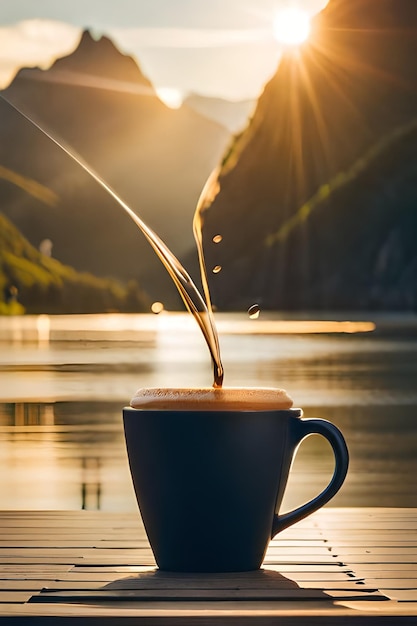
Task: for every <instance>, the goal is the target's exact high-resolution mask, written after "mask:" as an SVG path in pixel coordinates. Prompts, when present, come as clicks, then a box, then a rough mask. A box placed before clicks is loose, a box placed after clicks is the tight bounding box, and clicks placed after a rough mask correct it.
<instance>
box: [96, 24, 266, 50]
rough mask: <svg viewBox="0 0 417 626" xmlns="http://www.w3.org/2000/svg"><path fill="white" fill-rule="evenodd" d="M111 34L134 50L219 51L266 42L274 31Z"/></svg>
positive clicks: (170, 30)
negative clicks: (192, 49)
mask: <svg viewBox="0 0 417 626" xmlns="http://www.w3.org/2000/svg"><path fill="white" fill-rule="evenodd" d="M108 33H109V35H110V37H112V38H113V39H114V40H115V41H118V42H120V43H122V45H123V46H124V47H126V46H128V47H131V48H218V47H229V46H235V45H239V44H254V43H255V44H256V43H262V42H265V41H266V40H268V39H270V38H271V36H272V29H271V28H269V29H266V28H257V29H235V30H231V29H202V28H109V29H108Z"/></svg>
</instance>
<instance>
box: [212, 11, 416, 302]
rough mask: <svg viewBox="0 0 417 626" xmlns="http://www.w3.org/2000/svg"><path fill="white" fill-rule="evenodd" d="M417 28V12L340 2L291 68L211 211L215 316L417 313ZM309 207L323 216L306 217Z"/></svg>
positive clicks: (275, 83)
mask: <svg viewBox="0 0 417 626" xmlns="http://www.w3.org/2000/svg"><path fill="white" fill-rule="evenodd" d="M416 27H417V3H416V2H415V1H414V0H331V1H330V2H329V4H328V6H327V7H326V9H325V10H324V11H323V12H322V13H321V14H320V15H319V16H317V18H316V20H315V24H314V33H313V37H312V39H311V42H310V43H309V44H308V45H305V46H304V47H303V49H302V50H301V51H300V52H299V53H297V54H287V55H286V56H285V57H284V59H283V61H282V62H281V64H280V66H279V68H278V70H277V72H276V74H275V76H274V77H273V78H272V79H271V81H270V82H269V83H268V84H267V85H266V87H265V90H264V92H263V94H262V96H261V97H260V99H259V102H258V105H257V108H256V110H255V113H254V115H253V118H252V121H251V124H250V125H249V127H248V128H247V130H246V131H244V132H243V133H242V134H241V136H240V137H238V138H237V139H236V142H235V145H234V146H233V148H232V150H230V152H229V153H228V155H227V156H226V158H225V163H224V167H223V171H222V173H221V176H220V192H219V194H218V196H217V197H216V199H215V200H214V202H213V203H212V205H211V206H210V207H209V208H208V209H207V211H206V213H205V227H204V240H205V248H206V251H207V257H208V266H209V267H214V266H215V265H221V266H222V268H223V269H222V271H221V272H220V273H218V274H216V275H215V276H213V277H212V280H211V283H212V290H213V295H214V301H215V303H216V304H217V305H218V306H219V307H221V308H234V307H238V308H241V307H246V306H249V305H251V304H252V303H253V301H254V299H257V300H260V302H261V304H262V305H263V306H264V307H265V308H280V309H286V308H300V307H303V308H340V307H343V308H346V307H348V308H367V307H368V308H370V307H377V308H381V309H383V308H410V307H413V306H414V307H415V306H416V294H415V284H416V279H415V273H413V272H415V270H414V269H413V267H415V263H416V261H415V254H416V253H415V252H413V249H412V247H410V245H409V243H406V240H407V241H409V240H408V237H409V233H408V231H407V229H408V228H409V227H411V225H412V224H414V232H415V221H414V220H415V218H414V217H413V215H412V209H411V205H410V202H414V207H415V203H416V196H415V187H414V191H413V184H412V182H410V177H412V176H413V175H414V180H415V179H416V178H415V165H416V155H415V152H414V151H413V143H412V141H414V142H415V131H411V130H410V131H409V132H410V134H409V135H408V136H407V137H406V136H405V135H404V136H403V135H401V132H402V129H404V128H407V125H408V124H410V123H411V121H412V120H413V119H414V118H417V72H416V69H415V59H416V58H417V36H416ZM396 130H398V132H399V137H398V138H397V139H396V134H395V131H396ZM400 131H401V132H400ZM404 132H405V131H404ZM393 133H394V135H392V134H393ZM384 141H385V142H386V143H384ZM381 142H382V143H381ZM384 145H386V146H389V147H386V148H384V149H383V147H382V146H384ZM371 149H374V150H375V151H376V152H378V154H379V151H380V150H381V151H382V152H381V156H380V159H377V160H372V159H371V158H370V155H371V154H372V153H370V152H369V151H370V150H371ZM384 150H387V152H386V153H385V152H384ZM390 151H392V154H396V159H398V160H397V161H393V160H392V158H391V152H390ZM382 153H383V154H382ZM361 159H364V160H365V162H366V164H367V168H369V169H366V168H365V170H362V168H361V167H360V164H361ZM359 172H360V174H359ZM349 173H350V174H349ZM338 174H340V177H339V179H338V178H337V175H338ZM348 174H349V176H348V178H346V176H347V175H348ZM335 180H336V181H337V180H339V181H340V180H343V181H344V184H343V186H342V187H339V186H338V185H337V184H335V182H334V181H335ZM375 181H376V182H375ZM327 183H328V184H329V185H330V186H329V187H328V188H327V191H329V190H330V192H331V193H330V196H329V197H327V195H326V193H327V192H326V191H323V189H326V187H324V186H325V185H326V184H327ZM320 189H321V193H322V194H324V196H323V198H322V199H321V200H320V198H317V193H320V192H319V190H320ZM413 194H414V195H413ZM309 201H311V202H313V204H314V206H315V207H316V209H315V211H314V212H313V213H311V215H310V214H308V218H306V219H304V220H302V219H299V211H300V210H301V208H302V207H304V206H306V204H307V206H309ZM414 213H415V208H414ZM297 216H298V217H297ZM288 225H290V228H289V229H288ZM217 233H220V234H221V235H222V236H223V240H222V242H221V243H220V244H214V243H213V242H212V237H213V236H214V235H216V234H217ZM276 233H281V234H280V236H279V237H275V238H274V234H276ZM348 233H350V234H352V233H354V236H353V235H352V236H348ZM324 239H326V242H324ZM265 242H269V245H266V243H265ZM359 242H360V245H359ZM398 246H400V247H401V246H403V247H404V248H401V249H398V248H397V247H398ZM414 248H415V246H414ZM395 250H397V257H396V260H395V263H394V262H393V259H394V256H395ZM384 255H385V256H384ZM413 255H414V256H413ZM382 257H384V258H386V259H389V260H390V261H389V263H388V261H387V263H388V265H389V267H390V269H388V268H386V271H385V270H384V272H385V273H384V272H382V270H381V269H380V270H378V271H377V269H376V268H377V267H379V268H381V267H382V265H381V264H383V262H382V261H381V258H382ZM381 272H382V273H381ZM291 280H294V284H293V285H291ZM413 280H414V283H413V282H412V281H413ZM311 281H313V283H314V284H313V283H312V282H311ZM297 290H298V291H297ZM300 290H302V291H301V292H300Z"/></svg>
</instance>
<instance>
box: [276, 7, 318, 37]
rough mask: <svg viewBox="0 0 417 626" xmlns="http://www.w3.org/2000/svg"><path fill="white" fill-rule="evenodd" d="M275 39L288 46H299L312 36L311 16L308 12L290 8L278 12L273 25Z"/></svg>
mask: <svg viewBox="0 0 417 626" xmlns="http://www.w3.org/2000/svg"><path fill="white" fill-rule="evenodd" d="M273 29H274V37H275V39H276V40H277V41H278V42H279V43H281V44H284V45H287V46H297V45H300V44H302V43H303V42H304V41H306V40H307V39H308V37H309V35H310V16H309V14H308V13H307V11H303V10H302V9H298V8H296V7H288V8H286V9H282V10H281V11H277V13H276V14H275V17H274V23H273Z"/></svg>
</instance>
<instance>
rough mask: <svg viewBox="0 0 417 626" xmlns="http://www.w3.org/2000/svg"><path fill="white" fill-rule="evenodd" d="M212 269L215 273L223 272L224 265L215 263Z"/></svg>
mask: <svg viewBox="0 0 417 626" xmlns="http://www.w3.org/2000/svg"><path fill="white" fill-rule="evenodd" d="M212 271H213V274H218V273H219V272H221V271H222V266H221V265H215V266H214V267H213V270H212Z"/></svg>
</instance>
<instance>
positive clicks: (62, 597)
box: [30, 589, 386, 603]
mask: <svg viewBox="0 0 417 626" xmlns="http://www.w3.org/2000/svg"><path fill="white" fill-rule="evenodd" d="M329 596H330V597H331V598H333V599H336V598H337V599H338V600H343V599H349V600H361V601H364V600H367V599H368V598H369V599H372V600H381V601H384V600H385V599H386V598H385V596H383V595H382V594H380V593H379V592H378V591H375V592H367V591H364V592H363V593H361V592H360V591H350V590H348V591H343V590H329V591H326V592H323V591H322V590H316V589H227V590H224V589H198V590H193V589H174V590H172V591H171V592H170V590H165V591H164V593H161V591H160V590H155V589H145V590H142V589H134V590H123V589H121V590H117V591H112V590H100V591H98V592H93V591H74V592H71V591H60V592H56V593H49V592H44V593H40V594H38V595H33V596H32V597H31V599H30V602H59V603H62V602H65V603H68V602H109V601H113V602H120V601H125V602H126V601H140V602H147V601H150V600H153V601H161V600H162V601H166V600H169V599H171V600H182V601H195V600H199V601H201V600H210V601H217V600H219V601H228V602H229V601H234V600H239V599H240V600H245V601H249V600H256V601H260V600H262V601H264V600H297V601H302V600H316V601H325V602H328V601H329Z"/></svg>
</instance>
